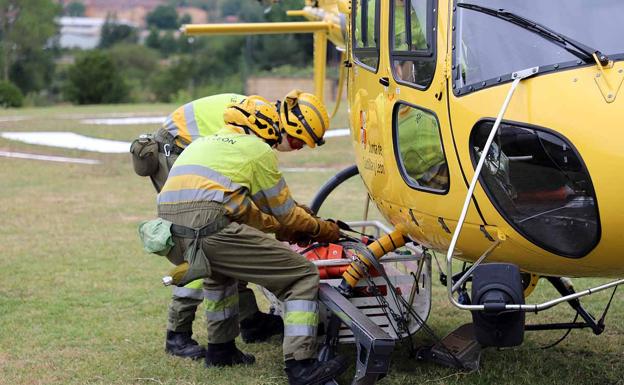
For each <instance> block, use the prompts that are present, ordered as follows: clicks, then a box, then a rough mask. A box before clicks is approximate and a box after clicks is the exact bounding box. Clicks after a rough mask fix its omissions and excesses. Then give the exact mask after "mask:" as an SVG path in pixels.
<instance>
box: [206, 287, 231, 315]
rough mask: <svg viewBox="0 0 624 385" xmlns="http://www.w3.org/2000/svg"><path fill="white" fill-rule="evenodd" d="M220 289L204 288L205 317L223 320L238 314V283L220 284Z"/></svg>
mask: <svg viewBox="0 0 624 385" xmlns="http://www.w3.org/2000/svg"><path fill="white" fill-rule="evenodd" d="M221 287H222V289H210V290H206V289H204V304H205V305H206V318H207V319H208V320H211V321H223V320H225V319H228V318H231V317H234V316H237V315H238V284H237V283H236V282H235V283H234V284H232V285H229V286H221Z"/></svg>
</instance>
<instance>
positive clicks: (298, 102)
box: [277, 90, 329, 148]
mask: <svg viewBox="0 0 624 385" xmlns="http://www.w3.org/2000/svg"><path fill="white" fill-rule="evenodd" d="M277 108H278V110H279V117H280V122H281V128H282V133H284V132H285V133H287V134H288V135H290V136H292V137H294V138H297V139H301V140H303V141H304V142H305V144H307V145H308V146H309V147H311V148H314V147H315V146H317V145H318V146H321V145H323V144H324V143H325V141H324V140H323V135H325V131H326V130H327V129H328V128H329V116H328V115H327V109H326V108H325V105H324V104H323V102H322V101H320V100H319V98H317V97H316V96H315V95H313V94H310V93H307V92H303V91H300V90H292V91H290V92H289V93H288V94H287V95H286V97H285V98H284V101H283V102H280V101H279V100H278V102H277Z"/></svg>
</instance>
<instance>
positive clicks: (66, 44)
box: [56, 16, 137, 49]
mask: <svg viewBox="0 0 624 385" xmlns="http://www.w3.org/2000/svg"><path fill="white" fill-rule="evenodd" d="M56 21H57V23H58V25H59V36H58V45H59V46H60V47H61V48H80V49H94V48H97V46H98V44H100V37H101V36H102V26H103V25H104V23H105V22H106V19H104V18H99V17H67V16H64V17H59V18H57V19H56ZM111 22H115V23H118V24H125V25H129V26H131V27H134V28H136V27H137V25H136V24H135V23H132V22H130V21H127V20H122V19H116V20H111Z"/></svg>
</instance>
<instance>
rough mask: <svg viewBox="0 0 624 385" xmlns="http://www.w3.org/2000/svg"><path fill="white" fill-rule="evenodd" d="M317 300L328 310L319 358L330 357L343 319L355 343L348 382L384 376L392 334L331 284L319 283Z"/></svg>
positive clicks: (365, 383)
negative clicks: (327, 321) (351, 375)
mask: <svg viewBox="0 0 624 385" xmlns="http://www.w3.org/2000/svg"><path fill="white" fill-rule="evenodd" d="M319 300H320V302H321V303H322V304H323V305H325V306H327V308H328V309H329V311H330V312H331V313H332V315H331V317H330V321H329V324H328V327H327V330H326V339H325V344H324V345H323V346H322V347H321V351H320V353H319V360H321V361H322V360H328V359H331V358H332V357H333V355H334V349H335V347H336V344H337V340H338V338H339V328H340V323H344V324H345V325H346V326H347V327H348V328H349V329H350V330H351V332H352V333H353V338H354V339H355V344H356V347H357V354H356V369H355V376H354V378H353V382H352V383H351V384H352V385H369V384H374V383H375V382H376V381H377V380H378V379H379V378H381V377H383V376H385V375H386V373H387V372H388V368H389V366H390V356H391V355H392V352H393V350H394V338H393V337H391V336H390V335H389V334H388V333H386V332H385V331H384V330H383V329H382V328H381V327H380V326H379V325H377V324H376V323H375V322H373V321H372V320H371V319H370V318H369V317H368V316H367V315H366V314H364V313H363V312H362V311H361V310H360V309H358V308H357V307H356V306H355V305H354V304H352V303H351V302H349V300H348V299H347V298H345V297H344V296H343V295H342V294H341V293H339V292H338V290H337V289H336V288H335V287H332V286H330V285H329V284H327V283H321V284H320V286H319Z"/></svg>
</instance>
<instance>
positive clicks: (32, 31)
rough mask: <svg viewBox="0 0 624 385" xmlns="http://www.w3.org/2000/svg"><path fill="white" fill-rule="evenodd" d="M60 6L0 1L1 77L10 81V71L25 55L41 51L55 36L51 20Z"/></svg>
mask: <svg viewBox="0 0 624 385" xmlns="http://www.w3.org/2000/svg"><path fill="white" fill-rule="evenodd" d="M60 9H61V8H60V6H59V5H58V4H56V3H55V2H53V1H52V0H0V36H1V37H2V38H1V39H0V57H1V58H2V60H0V61H1V62H2V68H1V71H2V72H1V74H0V76H1V77H2V78H3V79H4V80H8V78H9V69H10V68H11V66H12V65H13V63H15V61H17V60H19V59H20V58H21V57H22V55H24V54H25V53H26V52H34V51H41V50H43V49H44V47H45V45H46V43H47V42H48V40H49V39H50V38H51V37H52V36H54V34H56V30H57V27H56V23H55V22H54V17H55V16H57V15H58V14H59V12H60Z"/></svg>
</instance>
